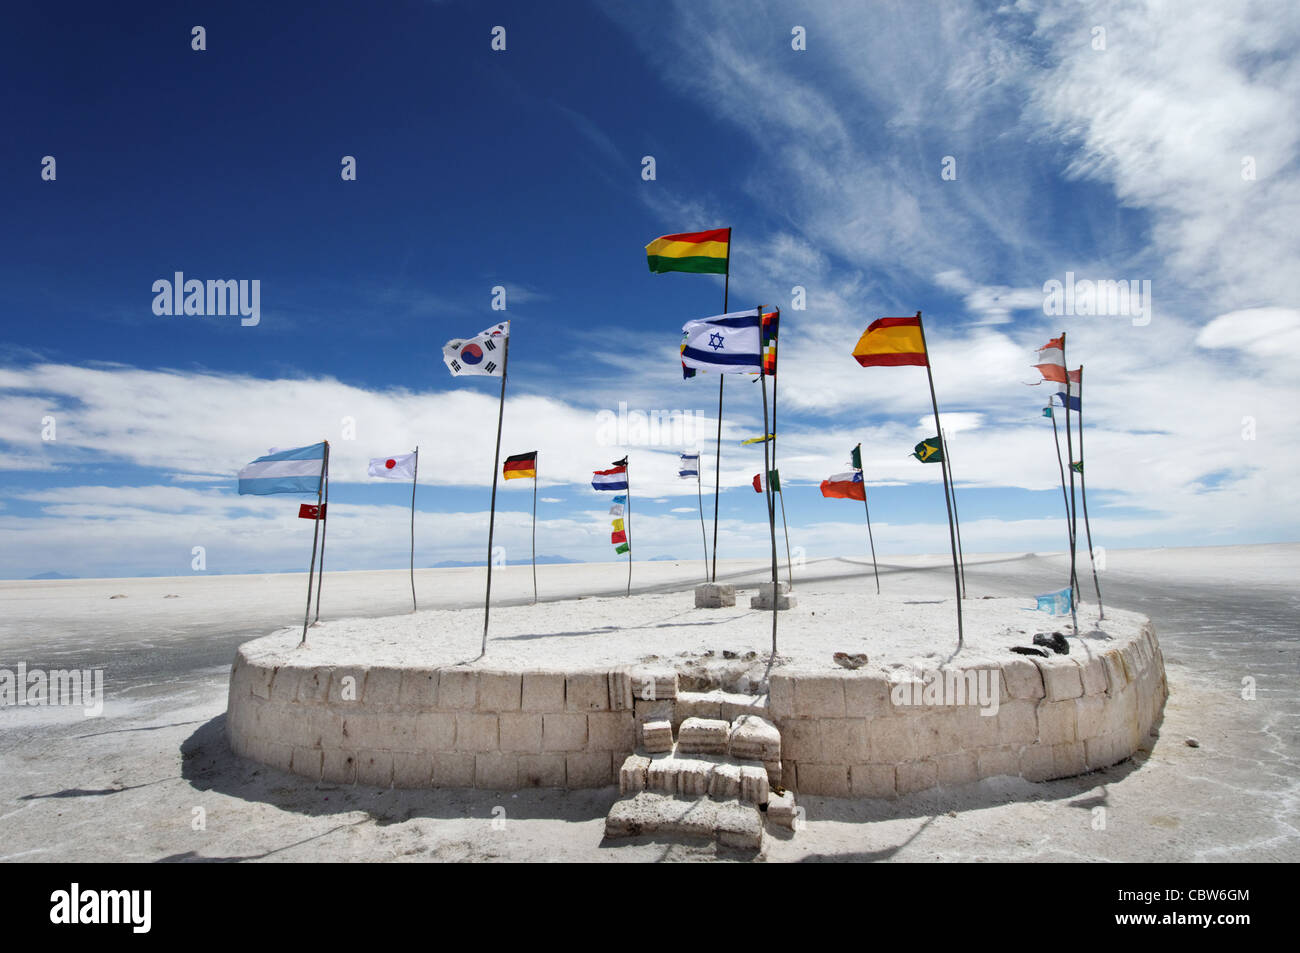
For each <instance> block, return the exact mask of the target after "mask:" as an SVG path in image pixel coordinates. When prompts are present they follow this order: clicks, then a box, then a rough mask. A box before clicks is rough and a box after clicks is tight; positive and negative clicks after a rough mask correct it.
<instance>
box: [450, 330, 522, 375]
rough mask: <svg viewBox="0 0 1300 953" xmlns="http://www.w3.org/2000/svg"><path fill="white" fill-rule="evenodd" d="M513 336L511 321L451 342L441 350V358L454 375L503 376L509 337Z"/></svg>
mask: <svg viewBox="0 0 1300 953" xmlns="http://www.w3.org/2000/svg"><path fill="white" fill-rule="evenodd" d="M509 336H510V322H509V321H506V322H505V323H503V324H497V325H493V326H492V327H490V328H488V329H487V330H486V331H482V332H480V333H479V334H476V335H475V336H474V337H472V338H470V339H468V340H461V339H460V338H456V339H455V340H452V341H448V342H447V344H446V346H445V347H443V349H442V360H443V363H444V364H446V365H447V369H448V370H449V371H451V373H452V376H453V377H459V376H460V375H462V374H479V375H486V376H488V377H500V376H501V365H502V364H504V363H505V362H504V361H503V360H502V356H503V354H504V352H505V349H506V338H507V337H509Z"/></svg>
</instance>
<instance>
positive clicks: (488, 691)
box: [477, 672, 522, 712]
mask: <svg viewBox="0 0 1300 953" xmlns="http://www.w3.org/2000/svg"><path fill="white" fill-rule="evenodd" d="M520 685H521V676H520V675H519V673H517V672H515V673H510V672H480V673H479V676H478V705H477V708H478V710H479V711H482V712H502V711H518V710H519V703H520V699H521V697H522V689H521V687H520Z"/></svg>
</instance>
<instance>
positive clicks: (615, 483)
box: [591, 457, 627, 503]
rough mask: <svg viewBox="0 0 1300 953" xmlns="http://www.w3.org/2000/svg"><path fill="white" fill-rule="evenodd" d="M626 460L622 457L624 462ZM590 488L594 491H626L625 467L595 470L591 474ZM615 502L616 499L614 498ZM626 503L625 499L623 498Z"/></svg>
mask: <svg viewBox="0 0 1300 953" xmlns="http://www.w3.org/2000/svg"><path fill="white" fill-rule="evenodd" d="M626 459H627V458H626V457H624V460H626ZM591 476H592V479H591V487H592V489H594V490H626V489H627V465H626V464H624V465H623V466H616V467H613V468H612V469H609V470H595V471H593V472H592V475H591ZM614 499H615V500H617V499H618V497H614ZM623 502H625V503H626V502H627V498H626V497H624V498H623Z"/></svg>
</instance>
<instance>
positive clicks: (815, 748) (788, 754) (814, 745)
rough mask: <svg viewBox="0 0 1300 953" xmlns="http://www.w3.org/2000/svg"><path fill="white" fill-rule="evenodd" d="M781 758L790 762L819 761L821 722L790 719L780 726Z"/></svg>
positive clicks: (812, 719) (820, 754)
mask: <svg viewBox="0 0 1300 953" xmlns="http://www.w3.org/2000/svg"><path fill="white" fill-rule="evenodd" d="M781 758H782V760H786V759H789V760H791V761H820V760H821V759H822V732H821V722H820V721H818V720H816V719H815V718H792V719H790V720H788V721H786V722H785V723H784V724H782V726H781Z"/></svg>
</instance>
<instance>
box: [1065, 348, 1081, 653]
mask: <svg viewBox="0 0 1300 953" xmlns="http://www.w3.org/2000/svg"><path fill="white" fill-rule="evenodd" d="M1061 364H1062V365H1063V367H1062V368H1061V369H1062V370H1063V371H1065V456H1066V459H1068V460H1069V461H1070V621H1071V622H1072V623H1073V624H1074V633H1075V635H1078V634H1079V607H1078V602H1079V575H1078V572H1077V571H1076V569H1075V559H1074V553H1075V549H1076V546H1077V542H1076V536H1077V534H1078V531H1079V523H1078V519H1077V517H1076V511H1075V507H1076V506H1077V504H1076V502H1075V499H1074V440H1073V438H1072V437H1071V436H1070V371H1069V369H1068V368H1069V366H1070V365H1069V363H1068V362H1067V361H1066V360H1065V332H1064V331H1062V332H1061Z"/></svg>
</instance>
